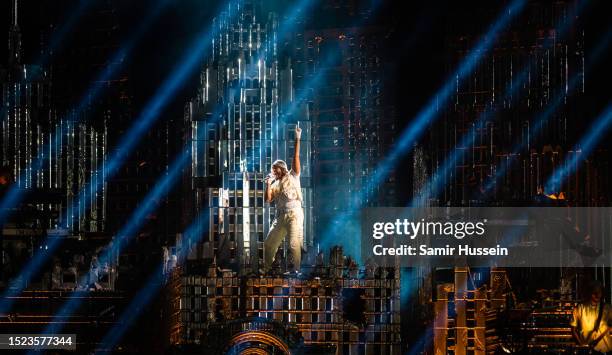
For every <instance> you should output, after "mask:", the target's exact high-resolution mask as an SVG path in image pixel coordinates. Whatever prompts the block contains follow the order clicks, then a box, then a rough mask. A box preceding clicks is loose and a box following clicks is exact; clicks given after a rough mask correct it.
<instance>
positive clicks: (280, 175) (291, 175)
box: [263, 126, 304, 273]
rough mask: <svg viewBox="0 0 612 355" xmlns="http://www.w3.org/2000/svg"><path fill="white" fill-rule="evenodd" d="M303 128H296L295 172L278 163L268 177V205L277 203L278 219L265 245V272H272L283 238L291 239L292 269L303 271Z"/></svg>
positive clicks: (285, 164) (290, 268) (280, 161)
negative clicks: (301, 147) (301, 269)
mask: <svg viewBox="0 0 612 355" xmlns="http://www.w3.org/2000/svg"><path fill="white" fill-rule="evenodd" d="M301 136H302V129H301V128H300V127H299V126H298V127H296V128H295V153H294V156H293V163H292V164H291V170H287V163H285V162H284V161H282V160H276V161H275V162H274V163H272V172H271V173H270V174H269V175H268V176H267V177H266V180H265V182H266V189H265V199H266V202H272V201H274V204H275V207H276V217H275V218H274V221H273V222H272V225H271V226H270V231H269V232H268V236H267V237H266V240H265V242H264V268H263V272H264V273H266V272H268V271H270V268H271V266H272V262H273V261H274V256H275V255H276V251H277V250H278V247H279V246H280V244H281V242H282V241H283V238H285V236H287V235H288V236H289V253H288V255H289V256H288V258H287V264H288V268H289V270H290V271H291V272H295V273H299V272H300V263H301V258H302V243H303V240H304V211H303V209H302V187H301V186H300V139H301Z"/></svg>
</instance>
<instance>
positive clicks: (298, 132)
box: [295, 126, 302, 139]
mask: <svg viewBox="0 0 612 355" xmlns="http://www.w3.org/2000/svg"><path fill="white" fill-rule="evenodd" d="M301 138H302V129H301V128H300V127H297V126H296V127H295V139H301Z"/></svg>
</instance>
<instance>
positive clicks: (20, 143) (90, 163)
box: [0, 0, 107, 234]
mask: <svg viewBox="0 0 612 355" xmlns="http://www.w3.org/2000/svg"><path fill="white" fill-rule="evenodd" d="M18 10H19V3H18V1H17V0H14V1H13V2H12V3H11V20H12V21H11V27H10V30H9V57H8V65H7V68H6V70H4V71H3V72H2V73H1V75H0V85H1V88H2V109H1V112H0V114H1V117H2V127H1V138H0V139H1V144H0V147H1V155H0V158H1V164H2V169H3V172H4V173H3V175H7V176H6V178H5V179H4V180H6V182H7V184H6V185H7V186H5V189H8V188H18V189H19V190H21V191H22V192H23V193H24V194H26V196H27V198H26V200H24V201H23V203H22V205H21V206H14V207H18V210H16V211H15V212H16V214H15V215H14V216H15V218H14V219H13V220H10V221H9V222H10V223H9V224H7V225H6V226H5V227H10V228H16V229H23V228H24V227H25V228H30V229H37V230H41V229H57V228H66V227H67V232H68V233H75V234H78V233H81V232H98V231H101V230H103V227H104V219H105V215H104V201H105V194H104V192H102V193H97V194H92V195H91V201H88V203H89V204H90V205H91V207H90V208H85V207H84V206H85V205H84V203H83V202H84V201H81V202H77V203H75V202H76V201H75V198H76V194H77V193H78V191H80V190H81V189H83V188H87V186H93V184H97V183H98V181H99V180H102V181H103V180H104V179H105V177H104V172H102V173H98V169H99V168H102V167H103V164H104V160H105V155H106V145H107V142H106V140H107V133H106V127H105V124H104V123H102V124H96V125H94V124H92V123H91V122H88V121H87V119H85V118H86V116H87V113H86V112H85V113H74V112H66V113H65V114H62V113H60V110H59V109H58V108H57V107H56V105H55V103H54V99H55V94H54V90H53V86H54V85H53V82H52V78H51V74H50V72H49V70H47V69H46V68H43V67H40V66H38V65H30V64H23V63H22V48H21V33H20V29H19V25H18V13H19V11H18ZM37 160H38V161H42V162H43V164H42V165H41V166H40V167H39V168H38V169H37V168H36V167H35V166H36V162H37ZM100 171H103V169H101V170H100ZM90 183H91V184H90ZM29 192H32V193H29ZM29 210H33V211H37V212H35V213H29V212H27V213H26V215H24V216H21V214H22V212H24V211H29ZM28 213H29V214H28ZM66 214H67V215H68V216H70V217H71V218H68V222H69V223H68V225H67V226H64V225H62V223H61V221H62V220H64V219H65V217H66ZM22 217H23V218H22ZM24 218H25V220H24Z"/></svg>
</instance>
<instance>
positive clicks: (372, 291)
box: [167, 247, 400, 354]
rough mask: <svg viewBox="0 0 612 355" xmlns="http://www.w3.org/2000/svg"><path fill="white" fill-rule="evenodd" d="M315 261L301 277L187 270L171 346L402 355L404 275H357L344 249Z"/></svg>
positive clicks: (368, 271) (380, 271)
mask: <svg viewBox="0 0 612 355" xmlns="http://www.w3.org/2000/svg"><path fill="white" fill-rule="evenodd" d="M318 259H319V262H318V265H316V266H314V267H312V268H308V270H307V271H306V270H305V272H304V274H303V275H302V276H301V277H286V276H285V277H283V276H282V274H277V275H276V276H274V275H266V276H261V277H260V276H239V275H238V273H236V272H235V271H232V270H228V269H221V268H219V267H217V265H215V264H212V265H210V266H209V267H208V268H207V269H206V270H203V269H200V271H199V272H197V271H196V270H197V267H196V266H195V265H194V264H189V263H187V264H186V265H183V266H181V267H179V268H177V269H175V270H174V272H173V274H172V277H171V278H170V282H169V287H168V289H167V291H168V295H167V297H168V299H169V301H170V302H169V314H170V318H169V330H170V342H171V344H174V345H182V346H186V345H190V346H191V349H192V350H191V351H193V352H197V351H200V352H201V351H205V352H206V353H207V354H208V353H210V354H225V353H233V352H232V351H236V353H241V352H238V350H241V351H243V350H245V349H254V348H260V347H262V346H263V347H270V348H275V349H277V350H278V349H281V350H283V351H285V350H286V349H290V350H291V353H300V351H302V352H304V353H308V351H312V352H313V353H314V352H315V351H318V352H317V353H328V354H354V353H363V352H364V351H365V352H366V353H370V352H372V353H375V354H397V353H399V352H400V313H399V312H400V298H399V297H400V295H399V286H400V284H399V270H398V269H397V268H382V267H377V266H375V265H367V266H366V267H365V270H360V269H359V268H358V266H357V265H356V264H355V263H354V262H353V261H351V260H350V258H347V257H346V256H344V255H343V251H342V248H340V247H335V248H333V249H332V250H331V253H330V262H329V263H328V264H325V263H324V262H323V257H322V254H321V255H320V256H319V257H318ZM237 324H240V325H241V326H237ZM307 350H308V351H307ZM185 353H190V352H189V351H185Z"/></svg>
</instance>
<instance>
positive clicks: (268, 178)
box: [265, 174, 274, 185]
mask: <svg viewBox="0 0 612 355" xmlns="http://www.w3.org/2000/svg"><path fill="white" fill-rule="evenodd" d="M265 182H266V184H267V185H270V184H272V183H273V182H274V175H272V174H268V176H266V179H265Z"/></svg>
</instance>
